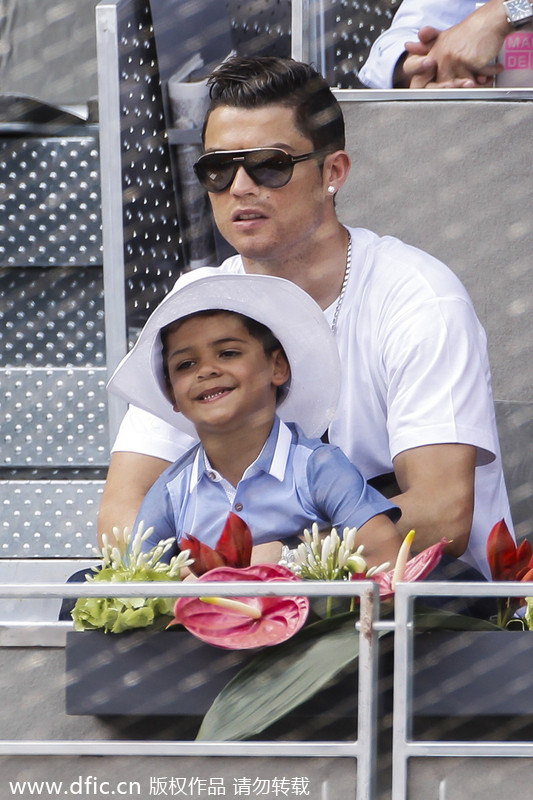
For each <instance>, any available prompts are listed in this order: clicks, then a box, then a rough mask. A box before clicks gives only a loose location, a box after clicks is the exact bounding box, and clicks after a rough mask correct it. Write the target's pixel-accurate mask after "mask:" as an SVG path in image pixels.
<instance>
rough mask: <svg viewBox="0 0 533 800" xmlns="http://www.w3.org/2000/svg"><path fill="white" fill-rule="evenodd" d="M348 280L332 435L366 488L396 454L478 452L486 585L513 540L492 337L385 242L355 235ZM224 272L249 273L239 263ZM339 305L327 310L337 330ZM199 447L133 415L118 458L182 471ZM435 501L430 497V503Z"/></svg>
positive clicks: (446, 281)
mask: <svg viewBox="0 0 533 800" xmlns="http://www.w3.org/2000/svg"><path fill="white" fill-rule="evenodd" d="M350 234H351V236H352V269H351V273H350V278H349V281H348V284H347V287H346V294H345V296H344V300H343V302H342V305H341V308H340V314H339V317H338V320H337V332H336V336H337V340H338V346H339V352H340V356H341V363H342V366H343V376H342V386H341V398H340V402H339V406H338V408H337V412H336V414H335V418H334V420H333V422H332V424H331V426H330V429H329V439H330V442H331V443H332V444H336V445H338V446H339V447H341V448H342V449H343V450H344V452H345V453H346V455H347V456H348V458H349V459H350V460H351V461H353V463H354V464H355V465H356V466H357V467H358V469H359V470H360V471H361V473H362V474H363V475H364V477H365V478H367V479H368V478H373V477H375V476H377V475H382V474H384V473H387V472H391V471H392V460H393V458H394V457H395V456H396V455H398V453H400V452H402V451H404V450H408V449H411V448H413V447H419V446H421V445H429V444H443V443H456V442H458V443H462V444H472V445H475V446H476V447H477V448H478V466H477V468H476V502H475V511H474V522H473V526H472V533H471V536H470V543H469V547H468V550H467V552H466V553H465V555H464V556H463V560H465V561H466V562H468V563H469V564H471V565H472V566H474V567H476V568H477V569H479V570H480V571H481V572H482V573H483V574H484V575H485V576H486V577H490V573H489V570H488V564H487V559H486V541H487V537H488V534H489V532H490V530H491V528H492V526H493V525H494V524H495V523H496V522H498V520H500V519H502V518H504V517H505V518H506V520H507V523H508V525H509V527H510V528H511V529H512V523H511V519H510V511H509V503H508V499H507V493H506V489H505V483H504V478H503V471H502V465H501V457H500V451H499V445H498V437H497V432H496V422H495V416H494V407H493V401H492V391H491V384H490V369H489V364H488V356H487V347H486V337H485V332H484V330H483V328H482V327H481V324H480V322H479V320H478V319H477V317H476V314H475V312H474V309H473V306H472V302H471V300H470V298H469V296H468V294H467V293H466V290H465V289H464V287H463V285H462V284H461V282H460V281H459V280H458V278H457V277H456V276H455V275H454V274H453V273H452V272H451V270H449V269H448V268H447V267H446V266H445V265H444V264H442V263H441V262H440V261H437V260H436V259H435V258H433V257H432V256H430V255H428V254H427V253H425V252H423V251H422V250H418V249H417V248H414V247H410V246H409V245H406V244H404V243H403V242H401V241H400V240H399V239H395V238H393V237H390V236H385V237H379V236H377V235H376V234H374V233H372V232H371V231H368V230H365V229H363V228H356V229H350ZM221 269H223V270H225V271H228V272H237V273H238V272H244V268H243V265H242V260H241V258H240V256H233V257H232V258H230V259H227V260H226V261H225V262H224V263H223V264H222V266H221ZM335 307H336V301H335V302H334V303H333V304H332V305H331V306H330V307H329V308H328V309H326V311H325V314H326V317H327V318H328V320H329V321H330V322H331V321H332V320H333V314H334V310H335ZM193 443H194V441H193V440H192V439H191V438H190V437H188V436H184V435H183V434H181V433H180V432H178V431H177V430H176V429H174V428H172V427H171V426H169V425H167V424H166V423H164V422H162V421H160V420H157V419H155V418H154V417H153V416H151V415H150V414H148V413H147V412H144V411H140V410H139V409H130V410H129V411H128V413H127V414H126V416H125V418H124V421H123V423H122V426H121V429H120V432H119V434H118V437H117V440H116V442H115V445H114V447H113V450H114V451H128V452H136V453H145V454H147V455H152V456H157V457H159V458H164V459H166V460H168V461H175V460H176V459H177V458H179V457H180V456H181V455H182V454H183V453H184V452H185V451H186V450H187V449H188V448H189V447H190V446H191V445H192V444H193ZM429 502H431V498H429Z"/></svg>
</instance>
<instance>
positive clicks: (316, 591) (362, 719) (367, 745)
mask: <svg viewBox="0 0 533 800" xmlns="http://www.w3.org/2000/svg"><path fill="white" fill-rule="evenodd" d="M124 593H125V587H124V584H117V583H114V584H113V583H104V582H101V583H84V584H79V583H77V584H66V585H58V584H39V585H37V584H36V585H34V586H27V585H22V584H13V585H11V586H6V585H4V586H0V597H3V598H9V599H17V598H19V599H20V598H24V599H29V598H41V599H50V598H76V597H79V596H83V597H123V596H124ZM127 595H128V597H198V596H200V595H202V596H220V595H224V596H226V597H239V596H258V597H265V596H268V597H274V596H275V597H279V596H293V597H310V598H311V597H323V596H326V595H327V596H329V597H359V598H360V622H359V623H357V624H354V635H356V628H358V630H359V657H358V676H359V677H358V689H357V706H358V708H357V738H356V739H355V741H348V742H345V741H331V742H330V741H319V742H308V741H282V742H279V741H265V742H263V741H261V742H255V741H252V742H250V741H248V742H243V741H235V742H233V741H232V742H216V741H215V742H203V741H202V742H191V741H161V740H158V741H156V742H152V741H110V740H108V739H103V740H93V741H88V740H72V741H66V740H57V741H50V740H38V741H37V740H34V741H31V740H30V741H14V740H0V756H5V755H26V756H28V755H29V756H43V755H48V756H49V755H62V756H65V755H85V756H88V755H93V756H94V755H97V756H101V755H106V756H111V755H114V756H156V755H157V756H193V755H196V756H239V757H241V756H278V757H309V756H313V757H333V758H346V757H348V758H353V759H356V760H357V782H356V795H355V798H356V800H372V798H373V797H374V792H375V777H376V722H377V714H376V710H377V703H376V698H377V696H376V692H375V686H376V682H377V656H378V653H377V629H378V628H379V624H378V614H379V595H378V590H377V585H376V584H374V583H372V582H371V581H368V582H366V581H361V582H356V583H350V582H338V583H334V582H333V583H331V584H329V583H328V584H327V585H326V584H324V582H314V581H309V582H302V583H296V584H295V583H293V582H289V583H284V582H279V583H275V584H273V583H269V584H265V583H260V582H249V583H248V582H247V583H246V584H244V585H243V584H242V583H230V582H228V583H217V582H213V583H202V584H201V586H199V585H198V584H194V583H172V582H168V583H167V582H161V583H157V584H154V583H135V584H133V583H132V584H129V585H128V588H127ZM57 626H58V627H63V628H65V627H71V626H70V624H66V623H57ZM333 657H334V654H333Z"/></svg>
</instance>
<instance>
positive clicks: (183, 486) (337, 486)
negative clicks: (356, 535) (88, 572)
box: [135, 417, 400, 560]
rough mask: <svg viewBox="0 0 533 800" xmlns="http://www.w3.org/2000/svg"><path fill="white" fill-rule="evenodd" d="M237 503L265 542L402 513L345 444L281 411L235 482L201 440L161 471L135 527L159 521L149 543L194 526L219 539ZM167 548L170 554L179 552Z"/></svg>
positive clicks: (212, 540)
mask: <svg viewBox="0 0 533 800" xmlns="http://www.w3.org/2000/svg"><path fill="white" fill-rule="evenodd" d="M230 511H233V512H234V513H235V514H237V515H238V516H239V517H241V519H243V520H244V521H245V522H246V523H247V525H248V527H249V528H250V530H251V532H252V537H253V543H254V544H261V543H263V542H271V541H275V540H285V539H289V538H291V537H293V536H297V535H299V534H301V533H302V532H303V530H304V529H305V528H310V527H311V525H312V523H313V522H317V523H318V525H319V527H329V526H335V527H336V528H337V530H338V531H339V533H341V534H342V531H343V530H344V528H345V527H346V526H348V527H350V528H352V527H357V528H360V527H361V525H363V524H364V523H365V522H367V521H368V520H369V519H371V518H372V517H374V516H375V515H376V514H387V515H388V516H389V517H391V518H392V519H394V520H396V519H398V517H399V516H400V512H399V509H398V508H396V506H393V505H392V504H391V503H389V501H388V500H386V499H385V498H384V497H383V495H381V494H380V493H379V492H377V491H376V490H375V489H373V488H372V487H371V486H369V485H368V484H367V482H366V481H365V479H364V478H363V477H362V475H361V473H360V472H359V470H358V469H356V467H355V466H354V465H353V464H352V463H351V462H350V461H349V460H348V459H347V458H346V456H345V455H344V453H343V452H342V450H340V448H338V447H335V446H333V445H330V444H324V443H323V442H321V441H320V439H308V438H306V437H305V436H304V434H303V433H302V431H301V430H300V428H298V426H297V425H295V424H294V423H289V424H288V425H287V424H285V423H284V422H282V421H281V420H280V419H279V417H276V419H275V421H274V425H273V427H272V430H271V432H270V435H269V437H268V439H267V441H266V443H265V445H264V447H263V449H262V451H261V453H260V454H259V456H258V457H257V459H256V460H255V461H254V463H253V464H251V465H250V466H249V467H248V469H247V470H246V472H245V473H244V475H243V477H242V478H241V480H240V481H239V483H238V484H237V486H236V487H233V486H231V484H229V482H228V481H226V480H225V479H224V478H223V477H222V476H221V475H219V474H218V473H217V472H216V471H215V470H213V469H212V468H211V467H210V466H209V463H208V462H207V459H206V457H205V452H204V450H203V447H202V446H201V445H200V444H198V445H196V446H195V447H193V448H192V449H191V450H189V452H188V453H186V454H185V455H184V456H183V457H182V458H180V459H179V460H178V461H176V462H175V463H174V464H172V466H170V467H169V468H168V469H167V470H165V472H163V474H162V475H161V476H160V477H159V479H158V480H157V481H156V483H155V484H154V485H153V487H152V488H151V489H150V491H149V492H148V494H147V495H146V497H145V499H144V502H143V504H142V506H141V509H140V511H139V515H138V517H137V522H136V524H135V527H137V525H138V523H139V522H140V521H141V520H144V523H145V527H148V526H150V525H153V526H154V532H153V534H152V536H151V537H150V538H149V539H148V540H147V541H146V542H145V546H144V549H145V550H148V549H149V548H150V547H153V546H154V545H155V544H157V542H159V541H160V540H161V539H167V538H169V537H171V536H175V537H176V541H177V544H178V546H179V542H180V539H181V537H182V536H183V535H184V534H192V535H193V536H196V537H197V538H198V539H200V540H201V541H202V542H205V543H206V544H208V545H210V546H211V547H215V545H216V543H217V541H218V539H219V537H220V534H221V533H222V530H223V528H224V524H225V522H226V519H227V516H228V514H229V513H230ZM173 554H174V553H173V551H169V553H167V560H169V559H170V557H171V556H172V555H173Z"/></svg>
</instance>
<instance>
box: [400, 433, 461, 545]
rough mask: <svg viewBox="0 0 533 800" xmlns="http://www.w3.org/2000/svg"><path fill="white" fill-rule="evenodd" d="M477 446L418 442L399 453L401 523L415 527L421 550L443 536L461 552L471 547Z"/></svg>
mask: <svg viewBox="0 0 533 800" xmlns="http://www.w3.org/2000/svg"><path fill="white" fill-rule="evenodd" d="M475 466H476V448H475V447H473V446H472V445H468V444H434V445H425V446H423V447H414V448H412V449H411V450H405V451H404V452H402V453H399V454H398V455H397V456H396V458H395V459H394V472H395V474H396V480H397V482H398V486H399V487H400V490H401V494H399V495H397V496H396V497H393V498H391V500H392V502H393V503H396V505H398V506H399V507H400V508H401V510H402V516H401V518H400V520H399V521H398V522H397V523H396V527H397V528H398V529H399V531H400V532H401V533H402V535H405V534H406V533H408V531H409V530H411V528H414V530H415V532H416V536H415V540H414V543H413V549H414V550H416V551H417V552H418V551H420V550H423V549H424V548H426V547H429V546H430V545H432V544H435V543H436V542H438V541H440V539H441V538H442V537H443V536H444V537H446V538H447V539H451V540H452V543H451V544H450V545H449V546H448V547H447V549H446V552H447V553H448V554H449V555H451V556H455V557H456V558H457V557H459V556H461V555H462V554H463V553H464V552H465V550H466V548H467V547H468V541H469V538H470V530H471V527H472V519H473V514H474V476H475Z"/></svg>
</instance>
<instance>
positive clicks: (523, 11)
mask: <svg viewBox="0 0 533 800" xmlns="http://www.w3.org/2000/svg"><path fill="white" fill-rule="evenodd" d="M503 5H504V6H505V11H506V14H507V22H509V23H510V24H511V25H512V26H513V28H521V27H522V26H523V25H528V24H529V23H530V22H533V5H532V4H531V2H530V0H503Z"/></svg>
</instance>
